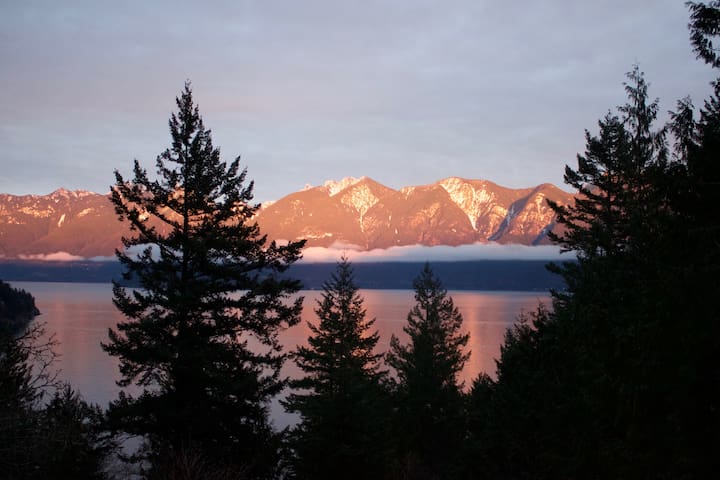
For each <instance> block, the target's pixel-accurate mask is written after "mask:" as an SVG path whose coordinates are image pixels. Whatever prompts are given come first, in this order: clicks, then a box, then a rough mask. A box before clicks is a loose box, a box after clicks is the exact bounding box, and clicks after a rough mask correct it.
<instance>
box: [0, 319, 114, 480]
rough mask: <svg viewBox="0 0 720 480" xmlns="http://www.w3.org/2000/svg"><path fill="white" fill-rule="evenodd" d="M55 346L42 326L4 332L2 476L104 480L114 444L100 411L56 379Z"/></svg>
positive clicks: (0, 356) (0, 357)
mask: <svg viewBox="0 0 720 480" xmlns="http://www.w3.org/2000/svg"><path fill="white" fill-rule="evenodd" d="M54 345H55V343H54V340H53V339H52V337H50V338H49V339H48V338H47V337H45V335H44V330H43V327H42V325H40V324H31V325H30V327H28V328H27V329H26V330H25V331H23V332H20V333H15V332H12V333H10V332H8V330H7V329H2V330H0V478H8V479H46V478H58V479H65V478H67V479H75V478H88V479H100V478H105V473H104V467H105V460H106V458H107V457H108V456H109V455H110V454H112V453H113V452H114V449H115V444H114V442H112V440H111V439H109V438H108V437H107V435H105V434H104V433H103V432H102V431H101V425H102V424H103V422H102V420H103V417H102V413H101V412H100V409H99V408H98V407H95V406H90V405H88V404H87V403H85V402H84V401H82V399H81V398H80V397H79V395H78V394H77V393H75V392H74V391H72V389H71V388H70V387H69V386H67V385H64V386H63V385H60V384H59V383H58V382H57V381H56V376H57V373H56V372H55V371H54V370H53V368H52V364H53V362H54V360H55V353H54V352H53V346H54ZM53 391H54V392H55V393H54V395H53V396H52V398H51V399H50V401H49V402H48V403H47V405H43V397H44V396H45V395H46V394H49V393H52V392H53Z"/></svg>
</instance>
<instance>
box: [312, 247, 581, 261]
mask: <svg viewBox="0 0 720 480" xmlns="http://www.w3.org/2000/svg"><path fill="white" fill-rule="evenodd" d="M343 254H345V256H347V257H348V259H349V260H350V261H351V262H355V263H361V262H425V261H428V262H460V261H470V260H572V259H573V258H574V256H573V254H572V253H564V254H561V253H560V248H559V247H556V246H552V245H543V246H527V245H514V244H513V245H501V244H498V243H475V244H472V245H460V246H457V247H449V246H435V247H428V246H423V245H410V246H403V247H390V248H388V249H385V250H383V249H375V250H370V251H362V250H361V249H360V248H359V247H357V246H355V245H349V244H335V245H332V246H331V247H329V248H325V247H309V248H306V249H305V250H304V251H303V259H302V260H301V262H303V263H323V262H336V261H338V260H339V259H340V257H341V256H342V255H343Z"/></svg>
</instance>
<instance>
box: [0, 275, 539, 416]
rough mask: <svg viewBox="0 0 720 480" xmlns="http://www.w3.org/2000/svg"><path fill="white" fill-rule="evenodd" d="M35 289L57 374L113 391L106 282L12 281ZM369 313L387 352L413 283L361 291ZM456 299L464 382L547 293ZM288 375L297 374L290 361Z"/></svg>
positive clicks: (97, 393)
mask: <svg viewBox="0 0 720 480" xmlns="http://www.w3.org/2000/svg"><path fill="white" fill-rule="evenodd" d="M12 285H13V286H14V287H16V288H22V289H24V290H26V291H28V292H30V293H32V294H33V295H34V296H35V300H36V303H37V306H38V308H39V309H40V311H41V312H42V315H40V316H39V317H37V320H38V321H42V322H45V324H46V330H47V332H48V334H50V333H54V334H55V336H56V339H57V340H58V341H59V345H58V347H57V349H56V350H57V352H58V353H59V354H60V358H59V361H58V364H57V368H58V369H60V378H62V379H63V380H66V381H68V382H70V383H71V384H72V385H73V386H74V387H75V388H76V389H78V390H79V391H80V392H81V393H82V394H83V397H84V398H85V399H86V400H88V401H90V402H94V403H99V404H101V405H103V406H105V405H106V404H107V402H108V401H109V400H111V399H113V398H115V397H116V396H117V393H118V391H119V388H118V387H117V386H116V385H115V380H116V379H117V378H118V369H117V363H118V362H117V360H116V359H115V358H113V357H110V356H108V355H107V354H106V353H105V352H103V350H102V349H101V347H100V342H104V341H107V332H108V328H110V327H114V326H115V324H116V323H117V322H118V321H121V320H122V319H123V317H122V315H120V313H118V311H117V310H116V309H115V307H114V306H113V304H112V288H111V285H110V284H98V283H40V282H13V283H12ZM320 293H321V292H318V291H305V292H302V295H303V296H304V297H305V304H304V305H305V307H304V311H303V321H302V322H301V323H300V324H299V325H297V326H296V327H293V328H291V329H289V330H287V331H285V332H284V333H283V335H282V341H283V345H284V346H285V347H286V348H287V349H292V348H294V347H295V346H296V345H298V344H305V343H306V342H307V337H308V335H309V333H310V331H309V329H308V328H307V324H306V322H307V321H312V322H316V321H317V317H316V316H315V313H314V311H313V310H314V308H315V304H316V303H315V300H316V299H317V298H319V296H320ZM361 293H362V295H363V297H364V299H365V308H366V309H367V315H368V318H376V322H375V328H377V329H378V331H379V333H380V342H379V344H378V349H379V350H380V351H382V352H384V351H387V349H388V346H389V343H390V336H391V335H392V334H395V335H397V336H398V337H400V339H401V341H403V340H404V339H405V338H406V335H405V334H404V333H403V331H402V328H403V326H404V325H405V321H406V317H407V314H408V312H409V310H410V308H412V306H413V304H414V298H413V292H412V291H411V290H363V291H362V292H361ZM450 295H451V296H452V297H453V300H454V301H455V304H456V306H457V307H458V309H459V310H460V313H462V315H463V318H464V328H465V330H466V331H467V332H469V333H470V341H469V342H468V349H469V350H470V351H471V356H470V360H469V361H468V363H467V365H466V367H465V370H464V372H463V379H464V380H465V383H466V386H469V385H470V384H471V382H472V379H473V378H475V377H477V375H478V374H479V373H480V372H486V373H488V374H490V375H494V372H495V360H494V359H495V358H497V356H498V354H499V352H500V344H501V343H502V340H503V335H504V333H505V330H506V329H507V327H508V326H510V325H512V323H513V322H514V321H515V320H516V319H517V316H518V314H520V312H521V311H526V312H528V311H532V310H534V309H535V308H536V307H537V305H538V303H539V302H545V303H548V301H549V297H548V295H546V294H542V293H538V292H468V291H451V292H450ZM285 374H286V375H289V376H294V375H296V374H297V370H296V368H294V366H293V365H288V366H287V367H286V369H285ZM273 411H274V414H273V415H274V417H275V418H276V422H277V423H278V424H280V425H283V424H286V423H288V422H289V421H291V419H290V418H289V417H287V416H285V415H283V414H282V412H280V411H279V407H278V406H277V405H275V406H274V407H273Z"/></svg>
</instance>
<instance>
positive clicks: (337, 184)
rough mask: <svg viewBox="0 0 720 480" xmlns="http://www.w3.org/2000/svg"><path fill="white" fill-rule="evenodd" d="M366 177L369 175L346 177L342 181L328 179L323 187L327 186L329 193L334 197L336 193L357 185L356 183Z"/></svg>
mask: <svg viewBox="0 0 720 480" xmlns="http://www.w3.org/2000/svg"><path fill="white" fill-rule="evenodd" d="M365 178H367V177H360V178H355V177H345V178H343V179H342V180H340V181H335V180H328V181H326V182H325V183H324V184H323V187H325V188H326V189H327V191H328V194H329V195H330V196H331V197H334V196H335V195H337V194H338V193H340V192H342V191H343V190H345V189H346V188H348V187H351V186H353V185H355V184H356V183H358V182H360V181H361V180H364V179H365Z"/></svg>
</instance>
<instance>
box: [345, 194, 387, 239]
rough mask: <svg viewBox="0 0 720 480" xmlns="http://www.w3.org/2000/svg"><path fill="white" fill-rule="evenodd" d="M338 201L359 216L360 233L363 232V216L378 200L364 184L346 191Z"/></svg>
mask: <svg viewBox="0 0 720 480" xmlns="http://www.w3.org/2000/svg"><path fill="white" fill-rule="evenodd" d="M340 201H341V202H342V203H343V204H344V205H347V206H348V207H351V208H353V209H355V211H356V212H358V213H359V214H360V218H359V222H360V231H362V232H365V214H366V213H367V212H368V210H370V209H371V208H372V207H373V205H375V204H376V203H378V201H380V199H379V198H378V197H376V196H375V194H374V193H373V192H372V190H370V187H368V186H367V185H365V184H362V185H357V186H353V188H349V189H346V191H345V193H344V194H343V196H342V197H341V198H340Z"/></svg>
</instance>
